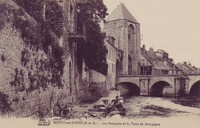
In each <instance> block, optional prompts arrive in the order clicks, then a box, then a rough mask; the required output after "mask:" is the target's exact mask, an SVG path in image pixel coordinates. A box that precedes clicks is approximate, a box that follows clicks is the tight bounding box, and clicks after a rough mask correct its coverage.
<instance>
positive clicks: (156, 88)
mask: <svg viewBox="0 0 200 128" xmlns="http://www.w3.org/2000/svg"><path fill="white" fill-rule="evenodd" d="M171 88H172V87H171V85H170V84H169V83H168V82H165V81H159V82H156V83H155V84H153V86H152V87H151V90H150V95H151V96H155V97H162V96H170V95H171V91H170V90H171Z"/></svg>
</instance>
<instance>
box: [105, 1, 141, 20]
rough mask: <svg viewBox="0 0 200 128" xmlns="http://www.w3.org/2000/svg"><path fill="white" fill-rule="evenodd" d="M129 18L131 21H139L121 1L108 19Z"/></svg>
mask: <svg viewBox="0 0 200 128" xmlns="http://www.w3.org/2000/svg"><path fill="white" fill-rule="evenodd" d="M124 19H125V20H128V21H130V22H134V23H138V22H137V20H136V19H135V18H134V17H133V15H132V14H131V13H130V12H129V10H128V9H127V8H126V7H125V5H124V4H122V3H120V4H119V5H118V6H117V8H116V9H115V10H114V11H113V12H112V13H111V14H110V15H109V16H108V18H107V19H106V21H115V20H124Z"/></svg>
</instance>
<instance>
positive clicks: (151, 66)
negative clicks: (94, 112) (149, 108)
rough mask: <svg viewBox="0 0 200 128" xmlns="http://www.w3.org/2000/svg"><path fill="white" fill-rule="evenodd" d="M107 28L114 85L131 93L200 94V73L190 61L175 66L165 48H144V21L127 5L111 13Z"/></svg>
mask: <svg viewBox="0 0 200 128" xmlns="http://www.w3.org/2000/svg"><path fill="white" fill-rule="evenodd" d="M104 31H105V32H106V34H107V38H106V41H105V43H106V45H107V48H108V51H109V53H108V56H107V62H108V65H109V69H108V76H109V78H110V79H111V80H109V81H108V84H110V86H112V87H114V86H115V85H116V87H118V88H119V89H120V90H121V92H122V94H123V93H124V94H127V93H128V95H149V96H186V95H196V96H197V95H199V87H200V72H198V71H197V69H196V68H195V67H193V66H191V64H190V63H187V62H184V63H183V64H181V63H179V64H177V65H175V64H174V62H173V59H171V58H169V56H168V53H167V52H165V51H164V50H157V51H154V49H153V48H150V49H149V50H146V49H145V45H143V46H142V48H141V39H140V24H139V23H138V21H137V20H136V19H135V18H134V17H133V16H132V14H131V13H130V12H129V11H128V9H127V8H126V7H125V5H124V4H119V5H118V6H117V8H116V9H115V10H114V11H113V12H112V13H111V14H110V15H109V16H108V18H107V20H106V22H105V24H104Z"/></svg>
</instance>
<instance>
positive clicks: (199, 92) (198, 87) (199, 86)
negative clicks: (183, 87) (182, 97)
mask: <svg viewBox="0 0 200 128" xmlns="http://www.w3.org/2000/svg"><path fill="white" fill-rule="evenodd" d="M190 96H191V97H200V81H198V82H196V83H194V84H193V86H192V88H191V89H190Z"/></svg>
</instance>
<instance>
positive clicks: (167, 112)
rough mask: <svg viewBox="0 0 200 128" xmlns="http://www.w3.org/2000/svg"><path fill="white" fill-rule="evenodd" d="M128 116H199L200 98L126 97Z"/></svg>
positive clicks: (125, 104)
mask: <svg viewBox="0 0 200 128" xmlns="http://www.w3.org/2000/svg"><path fill="white" fill-rule="evenodd" d="M124 107H125V108H126V109H127V117H128V118H151V117H163V118H164V117H177V116H189V115H190V116H193V115H194V116H199V117H200V100H198V99H192V98H181V99H180V98H179V99H177V98H163V97H162V98H160V97H142V96H135V97H132V98H129V99H125V103H124Z"/></svg>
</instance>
